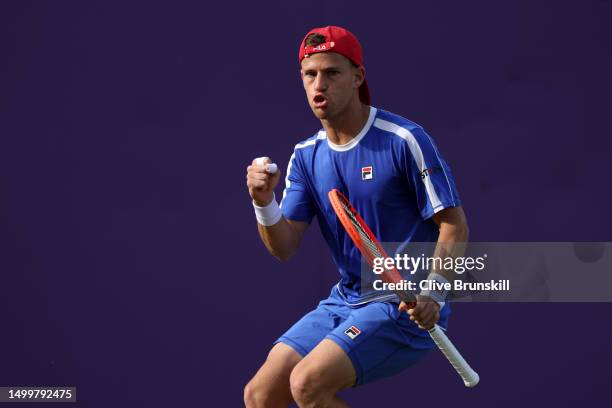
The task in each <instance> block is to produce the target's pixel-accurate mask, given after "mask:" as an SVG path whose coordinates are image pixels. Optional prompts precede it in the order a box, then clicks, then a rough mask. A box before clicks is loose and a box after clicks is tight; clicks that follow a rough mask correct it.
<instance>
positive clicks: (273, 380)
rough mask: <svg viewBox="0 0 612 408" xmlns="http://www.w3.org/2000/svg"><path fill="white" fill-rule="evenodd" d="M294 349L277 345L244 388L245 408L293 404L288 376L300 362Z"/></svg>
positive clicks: (299, 357) (272, 407) (285, 407)
mask: <svg viewBox="0 0 612 408" xmlns="http://www.w3.org/2000/svg"><path fill="white" fill-rule="evenodd" d="M301 359H302V356H300V355H299V354H298V353H297V352H296V351H295V350H294V349H292V348H291V347H289V346H288V345H286V344H283V343H277V344H276V345H275V346H274V347H272V350H270V353H269V354H268V358H267V359H266V361H265V363H264V364H263V365H262V366H261V367H260V368H259V371H257V374H255V376H254V377H253V378H252V379H251V381H249V383H248V384H247V385H246V387H245V388H244V404H245V406H246V407H247V408H260V407H265V408H276V407H279V408H280V407H282V408H287V406H289V404H291V403H292V402H293V397H292V396H291V390H290V388H289V376H290V375H291V371H292V370H293V368H294V367H295V366H296V365H297V364H298V363H299V362H300V360H301Z"/></svg>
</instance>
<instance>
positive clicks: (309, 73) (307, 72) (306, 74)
mask: <svg viewBox="0 0 612 408" xmlns="http://www.w3.org/2000/svg"><path fill="white" fill-rule="evenodd" d="M304 76H307V77H309V78H314V77H315V76H317V74H316V72H314V71H306V72H304Z"/></svg>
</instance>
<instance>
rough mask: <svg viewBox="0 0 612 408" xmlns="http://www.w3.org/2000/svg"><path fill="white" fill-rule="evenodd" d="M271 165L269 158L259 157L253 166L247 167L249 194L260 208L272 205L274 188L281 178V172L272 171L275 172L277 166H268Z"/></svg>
mask: <svg viewBox="0 0 612 408" xmlns="http://www.w3.org/2000/svg"><path fill="white" fill-rule="evenodd" d="M269 164H272V160H270V158H269V157H259V158H257V159H254V160H253V162H252V163H251V165H250V166H248V167H247V175H246V180H247V187H248V189H249V194H250V195H251V198H252V199H253V201H254V202H255V204H256V205H257V206H259V207H265V206H266V205H268V204H270V202H271V201H272V197H273V194H274V188H275V187H276V185H277V184H278V180H279V179H280V176H281V172H280V170H276V171H275V172H272V171H271V170H274V167H275V165H273V166H268V165H269ZM270 167H272V168H270Z"/></svg>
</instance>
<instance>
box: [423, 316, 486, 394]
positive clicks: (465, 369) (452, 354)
mask: <svg viewBox="0 0 612 408" xmlns="http://www.w3.org/2000/svg"><path fill="white" fill-rule="evenodd" d="M428 332H429V335H430V336H431V338H432V339H433V341H434V342H435V343H436V345H437V346H438V348H439V349H440V351H441V352H442V354H444V356H446V358H447V359H448V361H449V362H450V363H451V365H452V366H453V367H454V368H455V371H457V374H459V375H460V376H461V379H462V380H463V383H464V384H465V386H466V387H470V388H471V387H474V386H476V384H478V382H479V381H480V377H479V376H478V373H477V372H476V371H474V370H473V369H472V367H470V365H469V364H468V363H467V361H465V359H464V358H463V356H462V355H461V354H460V353H459V351H458V350H457V348H456V347H455V346H454V345H453V343H452V342H451V341H450V339H449V338H448V337H447V336H446V333H444V331H443V330H442V329H441V328H440V326H438V325H437V324H436V325H434V327H432V328H431V329H429V330H428Z"/></svg>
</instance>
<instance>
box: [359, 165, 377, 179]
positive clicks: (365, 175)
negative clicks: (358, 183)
mask: <svg viewBox="0 0 612 408" xmlns="http://www.w3.org/2000/svg"><path fill="white" fill-rule="evenodd" d="M372 177H374V169H373V168H372V166H366V167H362V168H361V179H362V180H372Z"/></svg>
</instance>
